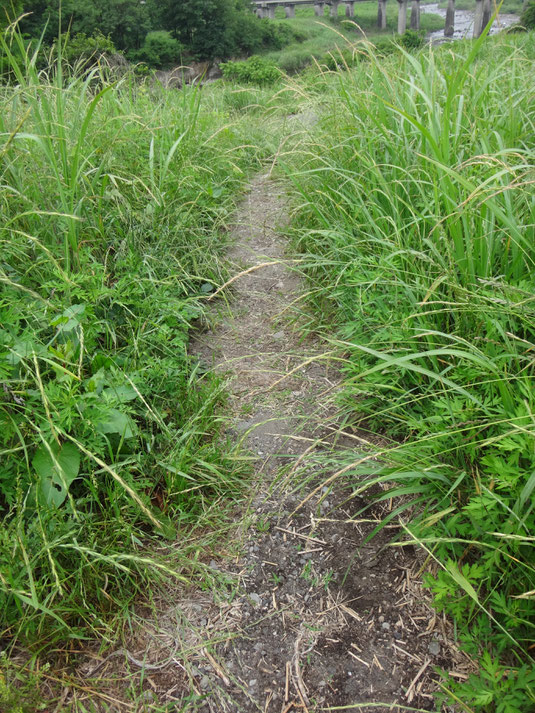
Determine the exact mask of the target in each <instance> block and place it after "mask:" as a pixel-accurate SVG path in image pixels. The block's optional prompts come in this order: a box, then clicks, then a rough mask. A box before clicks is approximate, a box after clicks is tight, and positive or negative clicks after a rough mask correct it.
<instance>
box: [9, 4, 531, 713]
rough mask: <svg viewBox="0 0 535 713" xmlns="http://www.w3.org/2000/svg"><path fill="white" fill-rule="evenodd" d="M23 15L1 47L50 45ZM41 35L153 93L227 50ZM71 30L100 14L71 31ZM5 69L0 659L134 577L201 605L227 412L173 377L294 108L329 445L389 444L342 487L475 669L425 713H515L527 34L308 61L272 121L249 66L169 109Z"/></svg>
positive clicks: (525, 680)
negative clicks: (391, 527)
mask: <svg viewBox="0 0 535 713" xmlns="http://www.w3.org/2000/svg"><path fill="white" fill-rule="evenodd" d="M23 4H24V9H25V10H26V9H27V7H28V6H29V5H31V4H32V3H28V2H26V3H23ZM156 5H158V7H156ZM196 5H197V7H201V6H202V7H206V8H208V6H210V7H211V8H212V9H213V8H216V7H217V3H216V1H215V0H214V2H209V1H208V0H206V3H204V2H203V3H202V4H201V3H196ZM227 5H228V7H227V10H228V11H229V12H230V11H231V10H232V11H236V12H237V13H239V12H241V8H242V7H245V6H244V5H243V4H242V3H239V2H236V3H230V4H227ZM230 6H232V7H230ZM34 7H35V8H40V12H41V15H38V14H36V15H35V16H33V19H31V18H29V19H28V20H26V22H27V23H28V24H27V25H26V28H25V29H26V31H27V32H28V33H30V34H32V35H33V36H36V35H37V34H39V33H40V32H43V30H44V32H45V40H46V41H47V42H49V43H53V41H54V38H55V36H56V35H57V23H58V20H59V18H58V16H57V15H54V14H53V13H54V12H55V10H56V9H57V4H54V3H52V2H44V1H43V2H41V3H40V4H39V5H38V3H34ZM65 7H67V8H69V7H70V10H69V12H70V15H69V22H70V23H72V24H71V34H73V35H74V36H76V34H77V33H78V40H79V41H80V42H81V44H83V43H84V41H85V40H87V39H88V38H91V39H92V41H93V42H99V43H100V42H114V43H116V44H117V45H118V46H119V45H120V44H121V43H123V49H125V51H126V52H127V53H128V52H131V53H133V54H131V56H132V57H136V58H141V56H142V55H140V54H134V53H138V52H146V53H147V55H148V54H149V53H151V52H152V53H153V54H154V56H155V57H158V59H157V60H154V61H153V64H155V65H156V66H157V64H158V63H159V64H165V63H166V62H167V61H169V62H170V61H171V57H172V56H173V52H174V51H177V52H183V51H186V52H190V53H191V56H196V57H202V56H210V55H211V54H212V53H213V52H214V51H215V49H214V48H215V47H216V43H219V42H221V43H224V42H226V40H224V38H223V39H222V38H221V36H220V35H217V33H216V34H215V35H214V36H213V38H211V40H210V41H212V40H213V44H211V45H210V47H208V46H204V45H203V46H201V45H200V44H197V45H196V44H195V42H194V39H195V35H196V34H197V32H196V31H194V32H191V33H190V34H189V35H188V33H187V32H186V31H185V30H184V27H186V26H187V25H186V24H184V23H187V22H188V19H187V15H184V17H183V18H182V19H179V18H178V15H177V14H176V13H177V12H179V10H178V8H179V5H178V3H169V5H166V3H158V4H156V3H154V4H151V2H147V3H146V4H145V5H143V6H140V5H138V4H137V3H136V7H135V8H134V4H133V3H132V5H131V6H130V4H129V2H127V0H124V2H123V3H122V5H121V3H119V2H112V3H109V2H108V3H102V4H99V3H98V2H97V0H95V1H94V2H93V0H91V2H89V0H87V2H84V3H78V2H77V3H73V4H72V5H71V6H69V5H68V3H65V4H64V8H65ZM121 7H122V14H121V12H120V9H121ZM188 7H190V9H191V6H190V5H189V4H188V3H186V2H184V3H182V4H180V11H184V12H187V10H188ZM363 7H364V4H363ZM529 7H530V6H529V5H528V8H529ZM166 8H167V9H168V10H169V14H168V15H167V16H166V18H167V19H165V20H158V22H155V21H153V20H152V19H151V18H153V17H154V15H152V14H151V13H154V12H156V11H158V13H160V12H161V13H162V14H161V15H159V17H161V18H163V17H164V15H163V12H164V10H165V9H166ZM229 8H230V9H229ZM21 9H22V8H21V7H20V6H19V7H17V8H15V7H14V8H13V10H14V11H17V12H18V11H20V10H21ZM89 10H91V12H94V13H97V12H101V13H103V14H102V15H101V16H100V19H99V20H98V22H96V24H94V25H93V26H89V25H87V24H84V23H85V20H87V18H88V17H89ZM130 10H132V12H133V13H134V12H135V13H137V12H140V13H143V14H142V15H132V16H130V15H129V14H128V12H129V11H130ZM47 13H48V14H47ZM81 13H87V14H86V15H84V16H82V14H81ZM106 13H107V14H106ZM114 13H115V14H114ZM173 13H174V14H173ZM46 17H49V18H50V20H49V26H47V25H46V24H45V23H46ZM95 17H96V15H95ZM103 17H106V18H110V19H109V22H110V25H109V26H108V27H104V28H103V27H102V26H101V24H100V23H101V22H102V21H103V20H102V18H103ZM129 17H131V20H130V21H129V23H130V24H129V23H126V22H125V23H123V25H120V23H119V22H118V20H119V19H120V18H122V19H123V20H124V19H125V18H129ZM196 17H197V19H198V15H197V16H196ZM206 17H207V18H208V15H207V16H206ZM248 17H251V18H252V15H251V16H248ZM38 18H40V19H38ZM83 18H85V19H83ZM113 18H115V19H113ZM143 18H148V19H147V22H146V23H145V24H143V23H144V22H145V20H144V19H143ZM305 19H306V16H305ZM116 20H117V24H115V25H114V24H113V23H114V22H116ZM32 22H33V23H35V24H34V25H33V29H32V25H31V24H30V23H32ZM253 22H254V23H255V27H262V28H264V27H267V26H268V25H269V23H266V22H264V23H262V24H261V25H260V24H257V23H256V20H255V19H254V18H253ZM39 23H41V24H39ZM76 23H79V24H76ZM151 23H152V24H151ZM164 23H167V24H164ZM173 23H174V24H173ZM54 24H55V25H56V29H55V31H54V32H52V30H51V29H50V30H49V27H50V28H51V27H52V26H53V25H54ZM230 24H231V25H232V23H230ZM269 26H272V25H269ZM288 26H290V24H289V25H288ZM67 27H68V23H66V24H63V25H62V27H61V29H62V30H66V29H67ZM206 27H207V28H208V27H210V25H209V22H208V20H207V24H206ZM97 29H102V31H103V32H104V33H105V34H103V35H100V36H98V35H97V34H96V31H97ZM49 31H50V35H47V33H48V32H49ZM82 31H83V33H86V32H87V34H86V35H85V40H84V37H80V32H82ZM262 32H264V30H262ZM269 32H271V30H269ZM108 34H109V35H110V38H108V37H107V36H106V35H108ZM262 36H263V35H259V37H262ZM134 37H135V39H134ZM416 39H417V38H413V40H414V42H415V43H416V44H417V42H416ZM261 41H262V42H264V40H263V39H262V40H261ZM411 41H412V40H411V36H408V38H406V40H405V43H406V44H407V46H408V45H410V44H411ZM170 43H174V44H170ZM217 46H218V47H221V46H223V45H217ZM227 46H228V47H230V45H227ZM2 47H3V49H2V52H3V56H4V60H5V61H6V62H8V63H9V65H10V80H11V83H10V84H9V85H7V86H4V87H2V89H1V91H0V155H1V157H2V164H1V166H0V172H1V184H0V214H1V216H2V222H1V227H0V236H1V239H2V243H3V251H2V260H1V262H0V282H1V298H0V374H1V379H2V390H1V391H0V419H1V423H2V442H1V446H0V448H1V454H2V464H1V466H0V509H1V515H2V518H3V527H2V530H1V532H0V622H1V634H2V638H3V639H5V640H7V639H9V640H10V641H11V642H13V641H18V642H24V643H26V644H27V645H29V646H31V645H34V646H36V642H37V645H38V646H39V647H41V646H42V647H43V648H44V649H46V647H48V648H50V647H51V646H54V645H55V644H56V642H58V641H64V640H65V639H76V638H78V637H86V636H88V635H90V634H91V633H95V632H97V633H98V636H101V637H102V636H106V635H107V634H108V633H110V632H111V631H112V627H113V623H114V620H115V621H116V620H117V617H121V614H122V612H124V611H125V609H126V608H127V607H128V604H129V601H130V597H132V596H133V594H134V593H135V592H136V591H139V590H140V589H141V588H143V587H144V585H145V584H146V583H147V582H148V581H149V577H150V580H151V582H153V583H154V582H155V577H157V575H158V573H161V575H162V577H168V578H172V577H178V578H179V579H181V580H182V579H191V578H196V577H199V578H200V577H202V578H206V576H207V574H206V572H205V570H204V569H203V565H202V562H201V560H202V558H201V560H199V558H198V557H197V555H196V553H197V554H198V552H199V547H200V546H199V543H195V542H193V541H190V540H189V539H188V536H189V535H188V534H187V533H189V532H191V530H192V529H195V528H199V529H201V530H202V531H203V532H204V531H206V532H208V533H209V532H210V531H213V530H214V528H215V527H217V526H218V523H219V522H220V520H219V519H218V518H220V514H221V511H222V503H224V502H228V501H232V500H233V499H235V498H239V497H240V494H241V492H242V491H243V483H242V479H243V476H244V468H243V461H242V459H241V456H240V455H239V454H238V453H237V452H236V450H235V447H234V446H233V445H232V444H228V443H226V442H225V440H224V439H221V437H220V431H221V428H220V425H221V421H222V417H221V415H220V414H221V410H220V405H221V403H223V402H224V392H223V391H222V389H221V387H220V385H219V384H218V383H217V382H216V381H215V380H214V379H213V378H212V377H210V378H208V377H207V376H205V375H203V374H202V372H201V371H200V370H199V367H198V366H197V365H196V364H195V363H193V362H192V361H191V360H190V358H189V357H188V356H187V343H188V339H189V334H190V329H191V326H192V325H194V324H195V323H196V322H198V321H199V320H202V317H203V304H204V302H205V300H206V297H207V295H209V294H210V293H211V292H212V291H213V290H214V288H215V287H216V286H218V285H220V284H222V283H223V282H224V281H225V278H226V273H225V269H224V267H222V265H221V262H220V256H221V254H222V252H223V250H224V247H225V232H224V230H223V228H224V226H225V221H226V218H227V216H228V215H229V212H230V210H231V209H232V207H233V205H234V203H235V200H236V198H237V196H238V194H239V190H240V187H241V186H242V185H243V183H244V181H245V180H246V178H247V174H248V173H249V172H251V171H254V170H255V169H256V168H257V167H258V166H259V165H260V162H261V160H262V159H263V158H266V157H268V156H270V155H272V154H273V152H274V151H275V150H276V147H277V146H279V145H280V137H278V136H277V135H276V134H275V136H274V137H273V139H274V141H273V146H271V145H270V138H269V132H268V131H267V130H266V122H267V121H268V118H267V117H268V116H269V114H270V113H272V112H274V111H277V109H274V108H273V107H274V102H276V103H277V105H278V110H280V111H281V114H282V115H285V114H287V113H291V112H294V111H295V110H296V107H298V106H308V105H310V104H313V105H315V106H316V107H317V108H318V114H320V115H321V119H320V122H319V124H318V126H317V127H315V128H314V129H311V130H310V134H309V136H308V138H306V139H303V140H302V141H301V143H300V147H299V150H296V149H293V150H290V148H288V149H287V150H286V149H285V157H286V158H285V161H286V165H285V172H286V175H289V176H290V177H291V180H292V181H293V185H294V188H295V191H294V192H295V197H296V205H298V206H299V210H298V211H296V218H295V223H294V227H293V230H292V237H293V244H294V248H295V251H296V252H298V253H299V254H300V257H301V258H303V260H304V269H305V271H306V274H307V277H308V279H309V280H310V281H311V291H310V295H311V299H312V298H313V299H312V306H313V307H314V308H315V310H316V315H317V317H318V320H319V322H320V325H321V327H322V329H323V330H324V331H325V333H326V334H327V336H328V338H329V339H330V340H331V342H332V345H333V349H335V350H336V351H337V353H339V354H340V355H341V356H340V358H341V360H342V363H343V368H344V373H345V378H346V382H345V389H344V393H343V396H342V399H341V404H340V407H341V411H342V414H343V418H344V420H345V423H346V424H347V425H348V426H349V427H353V426H354V427H358V428H360V429H370V430H372V431H377V430H379V431H381V432H382V434H383V436H384V437H385V439H389V440H390V446H388V447H386V448H384V449H383V450H382V451H381V452H380V453H379V454H377V453H369V452H365V453H361V454H356V453H355V452H354V451H353V452H351V453H349V452H348V453H346V454H345V455H344V456H343V457H341V459H340V463H339V465H340V469H346V470H345V472H344V474H343V475H341V476H340V477H341V478H344V479H345V480H346V481H347V482H348V483H349V485H350V487H351V488H352V489H353V490H354V492H355V493H360V492H362V491H364V490H366V489H368V488H371V492H374V493H377V492H378V490H377V488H375V489H374V487H373V486H376V485H377V484H378V483H379V484H380V485H381V487H382V488H383V491H382V493H381V495H380V496H379V497H381V498H390V497H397V498H398V500H397V502H398V505H399V507H398V509H397V510H395V511H394V513H393V516H396V515H400V516H401V518H402V520H403V522H404V524H405V528H406V538H405V542H406V541H409V542H410V541H415V542H418V543H420V544H421V545H422V546H423V547H424V548H426V549H427V551H428V553H429V562H432V563H434V564H433V567H432V570H431V574H430V575H429V577H428V586H429V587H430V589H431V590H432V592H433V593H434V596H435V602H436V606H437V608H438V609H439V610H444V611H446V612H447V613H448V615H449V616H450V617H451V618H452V619H453V621H454V622H455V627H456V631H457V633H458V637H459V641H460V643H461V645H462V646H463V647H464V648H465V649H466V651H467V652H468V653H470V654H471V655H472V656H473V657H474V658H475V659H476V660H477V659H478V658H479V659H480V662H481V672H480V674H479V676H473V677H472V678H471V679H470V680H469V681H468V682H465V683H463V684H462V686H459V685H458V684H456V683H455V682H452V681H445V683H444V692H445V695H446V696H449V697H453V698H455V697H457V698H458V699H461V701H462V702H463V705H464V706H469V710H473V711H478V712H481V713H494V712H499V713H525V711H526V710H529V709H530V708H531V707H533V706H534V705H535V693H534V690H535V678H534V674H533V671H534V667H533V647H532V642H533V639H534V636H533V628H534V621H535V605H534V598H533V592H534V591H535V569H534V557H533V547H534V543H533V530H534V525H535V510H534V508H533V494H534V492H535V475H534V474H533V456H534V452H535V451H534V447H533V435H534V430H535V422H534V419H533V413H534V410H535V403H533V393H534V386H535V384H534V379H535V375H534V374H533V359H532V353H533V349H534V348H535V313H534V311H533V293H534V290H535V284H534V277H533V275H534V270H533V268H534V262H535V252H534V249H533V245H534V238H535V191H534V183H533V176H534V170H535V169H534V163H535V161H534V155H535V107H534V105H533V102H532V95H533V72H532V66H533V59H534V57H535V42H534V37H533V35H525V36H518V37H508V38H498V39H495V40H493V42H492V44H491V45H490V47H489V48H487V49H486V47H485V44H484V38H483V39H482V40H481V41H480V42H477V43H470V42H467V43H462V44H459V45H457V46H456V48H455V51H452V50H451V49H449V48H443V49H440V50H437V51H432V50H431V51H429V50H426V51H423V52H422V53H421V54H415V55H411V54H408V53H406V52H404V51H403V50H402V49H400V48H398V47H395V46H394V45H393V44H392V43H391V42H390V41H389V42H387V43H384V44H383V45H382V46H381V47H380V49H379V51H377V49H375V48H373V47H370V46H368V45H365V44H362V45H357V46H356V47H354V48H350V49H347V50H345V51H344V52H341V53H331V54H328V53H327V52H326V48H323V50H322V53H323V54H322V56H321V57H320V59H321V62H320V65H321V66H313V67H312V68H310V69H309V70H308V72H307V73H306V74H305V75H303V77H301V78H299V79H294V80H292V82H291V85H290V88H288V87H286V90H285V92H286V93H284V92H281V89H282V85H281V82H282V79H281V75H280V72H279V71H278V70H276V69H275V68H274V66H273V65H272V64H270V63H269V61H267V62H266V61H259V60H258V59H253V60H249V62H247V63H244V64H243V65H240V66H238V65H237V64H236V63H229V64H228V65H227V69H226V75H227V77H228V79H229V80H236V81H238V82H244V83H246V84H247V85H246V86H245V85H242V86H240V85H232V84H230V83H228V84H220V85H216V86H212V87H205V88H203V89H200V88H188V87H185V88H184V89H182V90H181V91H180V92H175V91H172V92H166V91H163V90H162V89H161V88H158V87H156V86H153V85H152V84H151V83H150V82H146V83H141V82H139V80H136V81H134V80H133V79H132V78H131V77H130V76H129V75H126V76H125V77H124V78H123V79H122V80H121V81H119V82H117V83H113V84H112V83H109V81H108V80H107V78H106V76H105V75H104V74H101V72H100V70H99V69H92V70H91V69H90V70H89V71H88V67H87V66H84V67H83V69H84V72H83V73H82V74H77V73H74V74H71V73H70V70H69V68H68V62H67V63H66V62H62V61H59V62H56V63H54V64H53V69H52V70H50V71H49V72H48V73H46V72H42V71H39V65H38V62H39V61H40V60H39V56H38V55H36V54H33V52H34V50H35V45H30V46H28V44H27V42H26V41H25V40H22V39H21V38H20V37H18V36H17V35H16V34H12V33H9V34H8V35H7V36H6V41H4V43H3V46H2ZM172 48H174V49H172ZM184 48H186V49H185V50H184ZM55 51H56V52H62V51H66V52H67V54H68V52H69V51H71V50H69V45H68V46H67V48H66V49H65V48H64V47H63V46H62V44H61V43H60V46H59V47H56V48H55ZM247 51H249V50H247ZM166 53H167V54H166ZM392 53H395V57H394V59H391V58H390V57H389V55H391V54H392ZM75 56H79V54H78V51H75V52H74V55H72V56H67V59H69V60H72V59H74V58H75ZM165 58H167V59H165ZM349 69H351V71H347V70H349ZM272 83H273V84H275V86H274V87H273V88H266V87H265V86H263V87H262V88H259V87H258V85H270V84H272ZM504 96H505V97H507V99H508V100H507V102H504V101H503V97H504ZM266 105H267V106H268V110H267V111H266V109H265V106H266ZM281 125H282V124H281ZM284 139H286V137H284ZM333 325H334V329H335V330H336V333H335V335H334V336H333ZM316 328H317V326H316V327H315V329H316ZM378 455H379V458H377V456H378ZM372 456H373V458H372ZM357 461H359V465H355V463H356V462H357ZM360 461H362V462H361V463H360ZM331 462H332V457H331ZM214 503H215V504H216V508H215V510H216V511H217V514H214V508H213V507H212V506H213V505H214ZM177 535H178V537H179V542H180V546H176V544H175V543H176V540H177ZM207 541H208V542H209V536H208V540H206V539H205V540H204V543H206V542H207ZM155 542H158V544H159V546H160V550H159V554H158V555H157V554H155V553H154V551H153V544H154V543H155ZM162 543H163V548H164V549H161V548H162ZM399 544H402V543H399ZM162 552H163V553H164V554H163V555H162ZM3 685H4V682H3V679H2V676H1V675H0V703H2V702H3V698H2V696H3V695H4V689H3ZM32 685H33V684H32ZM6 695H7V697H8V696H9V695H10V694H9V692H8V694H6ZM7 697H6V700H7ZM28 710H29V709H28Z"/></svg>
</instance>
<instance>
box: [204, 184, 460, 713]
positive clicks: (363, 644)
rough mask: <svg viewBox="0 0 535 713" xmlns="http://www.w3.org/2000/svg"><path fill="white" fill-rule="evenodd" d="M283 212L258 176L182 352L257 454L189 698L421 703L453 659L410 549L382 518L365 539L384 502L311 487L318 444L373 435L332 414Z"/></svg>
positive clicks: (211, 705)
mask: <svg viewBox="0 0 535 713" xmlns="http://www.w3.org/2000/svg"><path fill="white" fill-rule="evenodd" d="M288 221H289V216H288V204H287V198H286V196H285V194H284V191H283V188H282V187H281V186H279V185H277V183H275V182H274V181H272V180H270V178H269V176H268V175H261V176H259V177H258V178H256V179H255V180H254V181H253V182H252V183H251V186H250V191H249V192H248V194H247V196H246V198H245V200H244V201H243V203H242V205H241V207H240V208H239V210H238V212H237V215H236V219H235V224H234V226H233V228H232V230H233V234H234V238H235V246H234V248H233V250H232V251H231V253H230V255H229V258H230V260H231V261H232V262H233V264H234V267H235V272H236V275H239V277H237V279H235V282H234V296H233V299H232V301H231V304H230V306H229V305H223V306H221V304H220V305H218V306H214V312H215V313H214V315H213V317H214V324H215V326H214V327H213V329H211V330H209V331H207V332H205V333H204V334H202V335H201V336H200V337H199V338H198V339H197V341H196V342H195V344H194V345H193V349H192V352H193V353H194V354H196V355H198V357H199V358H200V359H201V361H202V362H203V363H204V364H205V365H206V366H209V367H212V368H214V369H216V370H217V371H218V372H221V373H223V374H226V375H227V376H228V377H229V389H230V392H231V394H232V398H231V410H232V414H233V417H234V426H233V433H232V436H233V437H234V438H244V439H245V445H246V446H247V448H248V449H249V451H251V452H252V453H253V454H255V455H256V456H257V460H256V464H255V471H256V482H255V492H254V497H253V499H252V503H251V517H250V518H249V520H248V524H249V528H248V530H247V532H246V533H245V540H244V545H243V556H242V557H241V558H240V560H239V562H238V570H239V573H240V588H239V591H238V593H237V596H236V598H235V599H234V600H233V601H232V602H229V603H228V605H226V607H223V609H220V610H219V612H218V623H217V624H214V626H213V628H212V630H211V631H210V636H211V637H212V638H213V637H214V635H215V634H216V633H218V634H221V635H222V637H221V638H222V639H223V641H222V643H220V644H219V645H217V646H215V647H213V650H212V654H211V655H210V658H211V659H212V661H210V660H208V665H207V662H206V660H205V661H204V665H199V666H197V674H198V678H197V680H196V686H197V688H198V690H199V692H200V693H201V694H202V695H204V696H206V700H205V703H204V705H203V706H202V707H201V708H200V710H201V711H202V712H203V713H204V712H206V713H207V712H208V711H210V713H222V712H223V711H225V712H227V711H228V712H229V713H248V712H249V711H251V712H252V711H263V712H264V713H290V712H291V711H305V712H306V711H309V713H312V711H318V710H322V709H325V707H335V706H352V705H353V704H358V703H360V704H361V707H360V708H359V710H362V711H364V712H365V713H367V712H368V711H372V710H373V711H375V712H377V711H378V710H379V711H382V710H385V711H386V710H403V706H404V705H405V706H411V707H412V708H413V709H414V708H421V709H424V710H427V709H430V708H432V707H433V697H432V693H431V691H432V690H435V689H436V686H435V684H434V682H433V678H436V676H435V674H434V667H435V666H437V665H441V666H445V667H447V668H450V667H451V661H450V658H449V657H450V647H449V645H448V644H447V643H446V642H447V639H448V636H447V631H446V628H445V625H444V622H443V621H442V620H441V619H440V618H438V617H437V616H436V615H435V614H434V612H433V610H432V609H431V608H430V606H429V602H428V600H427V599H426V598H423V595H422V589H421V580H420V577H419V570H420V568H421V564H422V561H421V559H416V557H415V552H414V551H407V549H406V548H399V547H395V548H394V547H388V542H389V541H390V539H391V538H392V537H393V535H394V531H393V529H392V528H390V529H388V528H387V529H385V530H384V531H383V532H382V533H381V534H380V535H378V536H376V537H375V538H374V539H373V540H371V541H370V542H368V543H365V544H364V542H365V539H366V536H367V535H368V534H369V533H370V532H371V530H372V529H373V528H374V527H375V526H376V524H377V522H378V518H380V517H381V516H382V515H383V514H384V513H383V512H380V511H378V510H375V511H372V512H370V511H368V512H367V513H366V514H365V515H364V516H363V517H361V518H359V517H357V518H355V519H352V518H353V516H354V514H355V513H356V512H358V511H359V510H360V509H361V507H362V505H363V504H364V503H363V501H362V500H361V499H360V498H353V499H348V498H347V496H348V495H349V494H350V490H351V489H350V490H349V491H348V490H347V486H346V488H345V489H344V487H343V486H341V485H337V486H335V488H334V491H333V490H331V489H330V488H329V486H322V483H323V482H325V481H326V480H327V479H328V477H329V475H330V474H331V473H327V472H324V471H323V470H321V468H320V466H319V465H318V464H317V463H315V454H317V453H318V452H321V453H323V454H325V452H328V451H329V450H332V449H333V448H335V449H338V448H346V449H348V448H351V449H355V452H356V453H358V452H363V450H364V452H365V451H366V449H369V444H367V442H366V441H365V439H362V438H361V437H360V436H359V435H358V434H343V433H339V432H338V429H337V428H336V425H335V422H333V420H332V419H333V417H334V413H335V410H334V408H333V400H334V397H335V396H336V390H337V382H338V380H339V375H338V373H337V370H336V365H335V364H333V363H332V362H331V360H330V359H329V358H327V357H326V356H325V355H326V353H327V352H328V347H327V346H326V345H324V344H322V343H320V342H319V341H318V342H314V341H311V340H310V338H306V339H303V335H302V333H301V331H300V328H299V324H300V319H301V317H300V313H301V303H302V299H301V298H302V296H303V293H304V292H305V291H306V283H305V281H304V280H303V278H302V277H301V276H300V275H299V273H298V270H297V268H298V264H297V265H296V264H295V262H294V261H292V260H287V259H286V244H285V240H284V238H283V237H282V236H281V231H282V230H283V229H284V227H285V226H286V225H287V223H288ZM258 266H261V267H258ZM251 268H252V269H251ZM281 473H282V475H281ZM297 473H299V474H300V475H299V478H297ZM296 484H300V487H299V488H298V490H297V491H296V490H295V488H296ZM312 493H314V494H313V497H311V498H310V499H308V500H306V502H305V503H304V504H302V503H303V501H304V500H305V499H306V498H307V497H309V496H310V495H311V494H312ZM296 510H297V512H296ZM212 566H214V567H220V566H221V567H226V566H228V565H226V564H225V563H224V562H221V563H216V562H213V563H212ZM367 703H375V706H367V705H366V704H367ZM378 703H379V704H385V705H384V706H383V705H379V706H377V704H378ZM396 703H398V704H400V707H399V708H398V706H397V705H393V706H392V705H391V704H396ZM362 704H364V705H363V706H362ZM353 710H356V709H355V708H353Z"/></svg>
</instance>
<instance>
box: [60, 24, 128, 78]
mask: <svg viewBox="0 0 535 713" xmlns="http://www.w3.org/2000/svg"><path fill="white" fill-rule="evenodd" d="M61 44H62V55H63V59H64V60H65V61H66V62H67V63H68V64H70V65H71V66H73V67H74V66H77V67H78V68H80V69H82V70H87V69H90V68H91V67H93V66H95V65H96V64H98V62H99V60H100V59H101V58H102V57H103V56H104V55H111V54H115V53H116V52H117V50H116V49H115V45H114V44H113V42H112V41H111V40H110V38H109V37H105V36H104V35H103V34H101V33H100V32H97V33H96V34H94V35H90V36H88V35H86V34H85V33H84V32H77V33H76V34H75V35H72V36H71V35H70V34H69V33H68V32H67V33H65V34H63V35H61Z"/></svg>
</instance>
